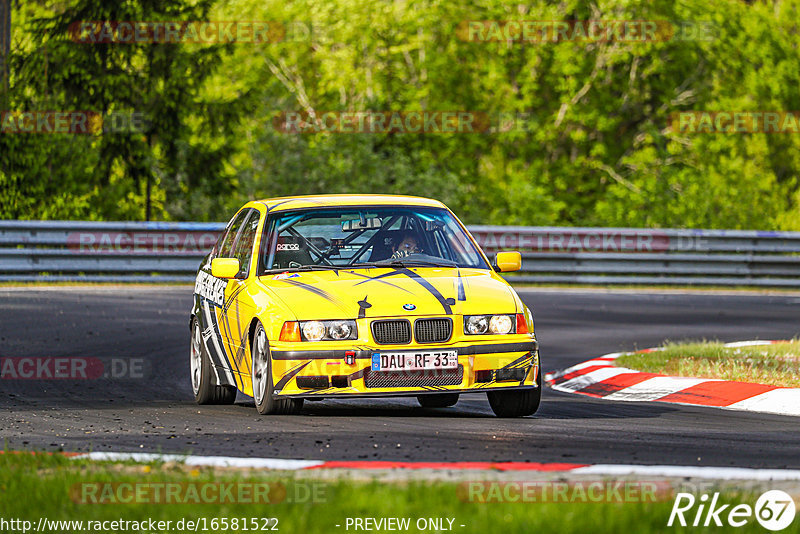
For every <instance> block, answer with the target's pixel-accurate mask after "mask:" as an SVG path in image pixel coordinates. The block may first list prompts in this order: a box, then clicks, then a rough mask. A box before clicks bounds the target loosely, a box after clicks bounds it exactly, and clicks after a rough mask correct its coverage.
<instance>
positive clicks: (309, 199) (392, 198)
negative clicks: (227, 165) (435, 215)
mask: <svg viewBox="0 0 800 534" xmlns="http://www.w3.org/2000/svg"><path fill="white" fill-rule="evenodd" d="M255 202H260V203H262V204H264V205H266V206H267V209H268V210H269V211H283V210H294V209H300V208H312V207H314V208H325V207H336V206H425V207H436V208H443V207H445V205H444V204H442V203H441V202H439V201H438V200H433V199H430V198H423V197H412V196H404V195H303V196H295V197H279V198H266V199H263V200H257V201H255Z"/></svg>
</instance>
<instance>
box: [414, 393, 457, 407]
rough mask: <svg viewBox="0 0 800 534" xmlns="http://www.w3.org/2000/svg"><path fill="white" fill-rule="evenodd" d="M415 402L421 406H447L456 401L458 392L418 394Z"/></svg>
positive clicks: (452, 404)
mask: <svg viewBox="0 0 800 534" xmlns="http://www.w3.org/2000/svg"><path fill="white" fill-rule="evenodd" d="M417 402H419V405H420V406H422V407H423V408H447V407H449V406H454V405H455V404H456V403H457V402H458V393H441V394H436V395H418V396H417Z"/></svg>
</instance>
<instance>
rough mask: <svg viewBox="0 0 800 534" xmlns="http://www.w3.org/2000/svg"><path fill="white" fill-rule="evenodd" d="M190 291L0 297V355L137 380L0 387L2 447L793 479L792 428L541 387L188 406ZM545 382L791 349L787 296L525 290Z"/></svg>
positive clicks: (760, 418) (797, 300)
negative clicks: (535, 406) (624, 353)
mask: <svg viewBox="0 0 800 534" xmlns="http://www.w3.org/2000/svg"><path fill="white" fill-rule="evenodd" d="M191 291H192V290H191V287H188V286H186V287H177V286H171V287H146V286H139V287H95V288H81V287H53V288H47V287H42V288H33V289H32V288H0V357H21V356H31V357H45V356H46V357H61V356H84V357H94V358H99V359H102V360H104V361H106V362H107V361H108V360H109V359H111V358H116V359H117V360H118V362H130V361H131V359H133V361H141V362H143V364H144V367H143V369H142V371H141V372H142V373H143V374H144V375H145V378H122V379H114V378H108V379H97V380H48V381H41V380H25V379H3V380H0V436H1V437H2V438H3V439H4V440H5V442H6V446H7V447H8V448H10V449H37V450H42V449H44V450H68V451H89V450H94V451H111V450H113V451H136V452H170V453H193V454H204V455H225V456H244V457H275V458H303V459H317V460H400V461H531V462H570V463H618V464H619V463H625V464H627V463H634V464H661V465H663V464H670V465H706V466H740V467H771V468H785V467H788V468H794V469H797V468H800V418H792V417H786V416H777V415H765V414H756V413H744V412H733V411H725V410H720V409H714V408H702V407H688V406H678V405H671V404H659V403H625V402H614V401H605V400H595V399H592V398H588V397H585V396H581V395H570V394H565V393H558V392H554V391H552V390H549V389H545V391H544V398H543V402H542V406H541V408H540V410H539V412H538V413H537V414H536V415H534V416H532V417H527V418H523V419H498V418H495V417H494V416H493V415H492V412H491V410H490V408H489V405H488V402H487V401H486V399H485V397H484V396H483V395H482V394H478V395H475V396H462V398H461V401H460V402H459V403H458V404H457V405H456V406H455V407H452V408H445V409H423V408H420V407H419V406H418V405H417V404H416V401H415V400H414V399H413V398H410V399H360V400H350V401H342V400H335V401H334V400H328V401H323V402H315V403H309V402H307V403H306V408H305V409H304V412H303V414H302V415H299V416H271V417H262V416H259V415H258V413H257V412H256V410H255V408H254V406H253V403H252V400H251V399H250V398H249V397H246V396H243V395H241V394H240V396H239V399H238V400H237V403H236V404H235V405H233V406H197V405H195V404H194V401H193V397H192V395H191V391H190V385H189V374H188V344H189V331H188V313H189V309H190V305H191ZM520 294H521V296H522V297H523V299H524V300H525V301H526V302H527V303H528V304H529V305H531V306H532V308H533V310H534V316H535V319H536V332H537V336H538V338H539V342H540V345H541V357H542V363H543V368H544V370H545V371H546V372H547V371H553V370H557V369H562V368H564V367H567V366H569V365H572V364H575V363H578V362H580V361H583V360H586V359H589V358H591V357H593V356H597V355H601V354H604V353H608V352H614V351H618V350H630V349H636V348H645V347H651V346H656V345H658V344H660V343H661V342H663V341H664V340H668V339H669V340H681V339H701V338H707V339H719V340H722V341H737V340H746V339H787V338H791V337H794V336H798V335H800V296H797V295H795V296H792V295H778V296H776V295H763V294H761V295H759V294H734V295H731V294H691V293H679V294H678V293H663V292H661V293H659V292H651V293H635V292H623V291H619V292H600V291H591V290H587V291H578V290H563V291H562V290H524V291H521V292H520Z"/></svg>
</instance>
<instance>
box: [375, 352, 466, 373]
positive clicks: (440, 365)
mask: <svg viewBox="0 0 800 534" xmlns="http://www.w3.org/2000/svg"><path fill="white" fill-rule="evenodd" d="M456 368H458V351H455V350H443V351H435V352H375V353H373V354H372V370H373V371H426V370H433V369H456Z"/></svg>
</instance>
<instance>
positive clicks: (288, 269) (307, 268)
mask: <svg viewBox="0 0 800 534" xmlns="http://www.w3.org/2000/svg"><path fill="white" fill-rule="evenodd" d="M345 268H346V267H345V266H337V265H301V266H300V267H286V268H285V269H270V270H269V271H268V273H267V274H277V273H296V272H306V271H339V270H341V269H345Z"/></svg>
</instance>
